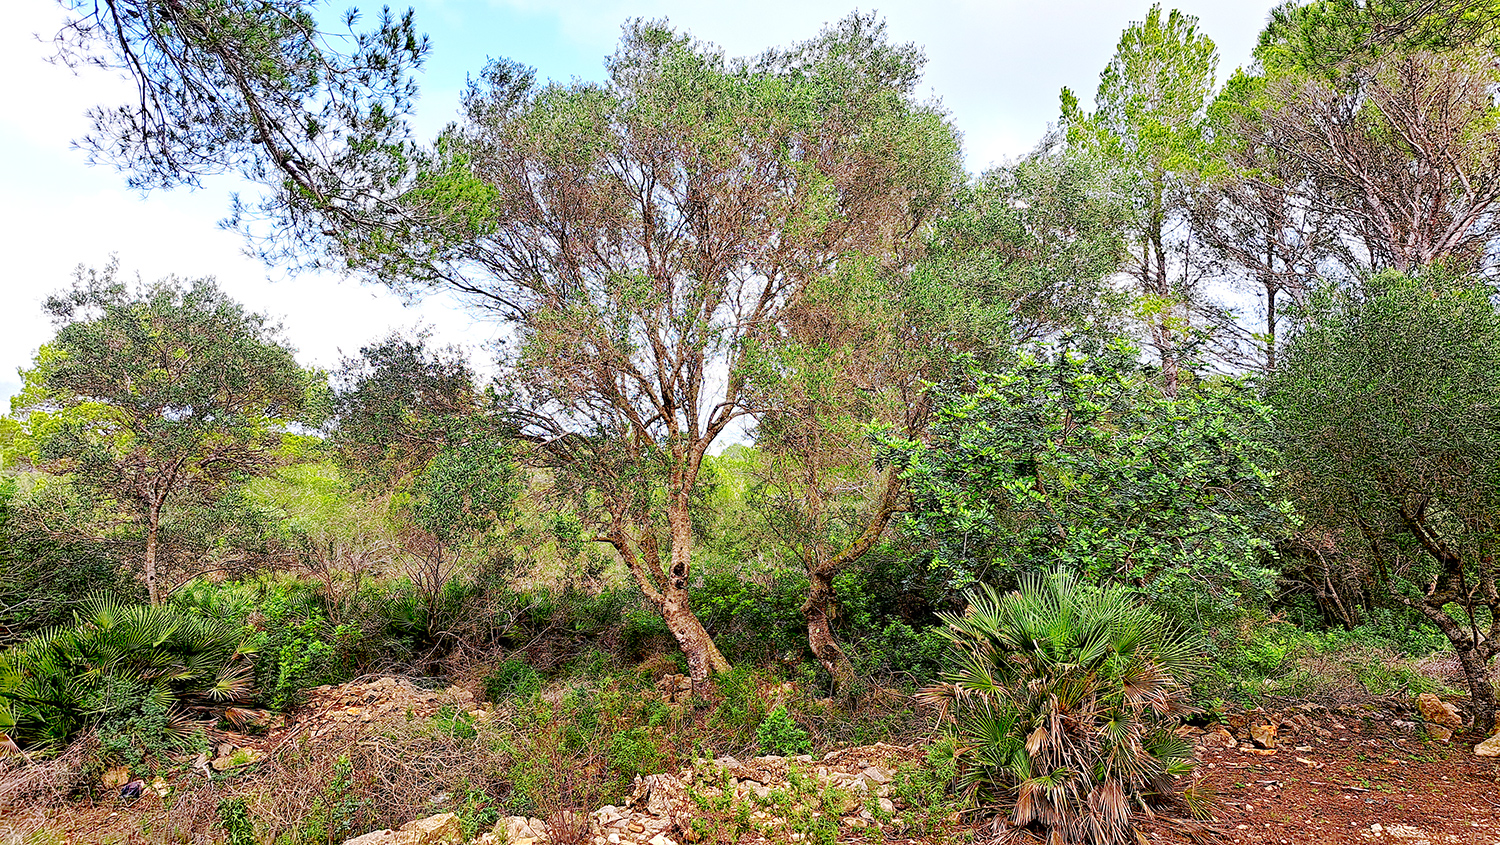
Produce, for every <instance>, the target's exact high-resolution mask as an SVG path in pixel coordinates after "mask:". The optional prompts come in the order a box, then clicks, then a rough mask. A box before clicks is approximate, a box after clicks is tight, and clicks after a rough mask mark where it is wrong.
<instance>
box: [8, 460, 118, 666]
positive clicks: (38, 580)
mask: <svg viewBox="0 0 1500 845" xmlns="http://www.w3.org/2000/svg"><path fill="white" fill-rule="evenodd" d="M91 507H92V505H91V503H89V502H87V501H85V500H84V499H83V498H82V497H81V496H79V494H78V493H77V491H75V490H73V489H72V488H71V487H70V486H69V485H67V484H64V483H60V482H56V481H52V480H48V482H47V483H46V484H44V485H42V486H40V487H37V488H35V489H32V490H30V491H28V492H24V493H23V492H22V491H21V489H20V485H18V484H17V483H16V480H15V479H13V478H0V646H4V645H6V644H8V643H12V642H17V641H19V640H21V639H24V638H25V637H27V636H29V635H31V634H33V633H36V632H38V631H41V630H43V629H44V628H50V627H53V626H56V625H62V624H65V623H67V622H68V621H69V619H70V614H71V613H72V611H73V610H74V609H75V608H78V607H79V606H81V605H82V603H83V602H84V601H85V600H86V599H87V598H88V597H89V596H90V595H93V594H95V593H99V592H104V591H108V592H113V593H118V594H121V595H125V596H128V597H131V598H141V599H144V598H145V591H144V590H141V589H139V585H138V584H136V582H135V577H134V573H132V572H131V571H130V570H129V569H128V568H127V567H125V566H123V565H122V564H121V562H120V559H119V555H118V554H117V552H118V550H117V549H116V548H114V547H113V545H112V544H111V543H110V542H107V541H105V540H101V539H98V538H96V536H95V532H94V530H93V525H92V522H93V514H92V513H90V510H91ZM79 523H83V524H79Z"/></svg>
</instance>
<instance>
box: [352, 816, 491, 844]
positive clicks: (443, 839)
mask: <svg viewBox="0 0 1500 845" xmlns="http://www.w3.org/2000/svg"><path fill="white" fill-rule="evenodd" d="M463 841H464V828H463V825H462V824H461V823H460V822H459V820H458V816H455V815H454V814H452V813H442V814H439V815H436V816H428V817H427V818H425V819H418V820H416V821H414V822H407V823H406V824H404V825H402V826H401V829H400V830H377V831H374V832H371V833H366V834H365V835H364V836H356V837H355V838H353V839H348V840H345V841H344V845H458V843H461V842H463Z"/></svg>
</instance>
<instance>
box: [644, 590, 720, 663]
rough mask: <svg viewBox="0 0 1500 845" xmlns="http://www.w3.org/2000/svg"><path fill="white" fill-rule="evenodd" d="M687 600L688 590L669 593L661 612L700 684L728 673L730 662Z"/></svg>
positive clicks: (662, 604) (665, 596) (665, 597)
mask: <svg viewBox="0 0 1500 845" xmlns="http://www.w3.org/2000/svg"><path fill="white" fill-rule="evenodd" d="M687 598H688V597H687V591H686V590H669V591H668V592H666V593H665V594H663V595H662V602H661V604H660V605H659V607H658V609H659V610H660V611H661V618H662V619H663V620H664V621H665V622H666V623H667V630H668V631H671V632H672V638H673V639H674V640H676V641H677V647H678V648H680V649H682V653H683V655H684V656H685V657H686V658H687V664H688V676H689V677H690V678H692V679H693V682H694V683H695V684H696V683H698V682H701V681H703V680H704V679H706V678H708V677H710V676H712V675H722V674H724V673H725V672H728V671H729V661H728V660H725V659H724V655H723V653H722V652H720V651H719V647H718V645H716V644H715V643H714V639H713V637H711V636H709V634H708V630H707V629H705V628H704V627H703V623H702V622H699V621H698V616H697V615H696V614H694V613H693V610H692V608H691V607H689V606H688V601H687Z"/></svg>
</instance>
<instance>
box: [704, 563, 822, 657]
mask: <svg viewBox="0 0 1500 845" xmlns="http://www.w3.org/2000/svg"><path fill="white" fill-rule="evenodd" d="M806 597H807V576H806V575H805V574H804V573H802V572H801V571H798V570H793V569H780V568H777V569H771V570H769V571H766V570H758V568H757V567H756V565H755V564H754V563H753V562H747V563H746V564H745V565H744V566H743V567H736V568H735V569H730V568H727V567H725V568H708V567H705V568H704V571H703V578H702V581H701V583H700V584H699V585H698V586H697V587H695V588H694V589H693V591H692V607H693V610H694V611H695V612H697V613H698V615H699V617H700V618H701V619H702V620H703V623H704V624H705V625H706V626H708V628H709V629H710V630H711V631H713V632H714V633H715V634H716V635H717V638H718V639H720V640H722V641H723V643H722V646H723V648H724V649H725V651H726V654H727V655H730V656H731V662H738V661H740V660H765V659H768V658H774V657H780V656H782V655H786V654H793V655H798V656H800V655H801V654H802V653H803V652H805V651H806V649H807V621H806V619H805V618H804V617H803V616H802V602H803V600H804V599H805V598H806Z"/></svg>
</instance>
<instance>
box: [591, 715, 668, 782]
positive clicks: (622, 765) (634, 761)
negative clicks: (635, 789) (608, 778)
mask: <svg viewBox="0 0 1500 845" xmlns="http://www.w3.org/2000/svg"><path fill="white" fill-rule="evenodd" d="M605 759H606V760H608V762H609V768H610V770H611V771H613V772H614V773H615V784H614V785H615V791H616V792H618V793H621V794H623V793H624V791H625V790H626V789H627V788H628V787H629V786H630V784H631V782H632V781H634V780H635V778H636V776H637V775H649V774H654V773H656V772H659V771H661V769H662V765H663V763H664V762H665V760H666V756H665V755H663V754H662V751H661V748H660V747H659V745H658V744H657V741H656V737H654V736H653V735H652V734H651V731H650V730H648V729H646V728H643V727H632V728H624V729H621V730H617V731H615V732H614V733H613V734H611V735H610V738H609V749H608V750H607V751H606V756H605Z"/></svg>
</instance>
